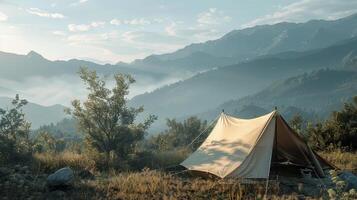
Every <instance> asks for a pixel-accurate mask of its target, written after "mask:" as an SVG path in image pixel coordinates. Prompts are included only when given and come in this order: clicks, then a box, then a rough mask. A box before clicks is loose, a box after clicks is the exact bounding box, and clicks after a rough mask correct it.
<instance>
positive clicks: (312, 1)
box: [242, 0, 357, 28]
mask: <svg viewBox="0 0 357 200" xmlns="http://www.w3.org/2000/svg"><path fill="white" fill-rule="evenodd" d="M356 12H357V1H356V0H343V1H341V0H302V1H299V2H295V3H292V4H289V5H287V6H284V7H281V8H279V10H278V11H276V12H274V13H272V14H268V15H265V16H263V17H259V18H257V19H255V20H253V21H250V22H248V23H246V24H244V25H242V28H247V27H253V26H256V25H261V24H275V23H279V22H285V21H288V22H304V21H307V20H309V19H327V20H335V19H339V18H342V17H346V16H348V15H351V14H354V13H356Z"/></svg>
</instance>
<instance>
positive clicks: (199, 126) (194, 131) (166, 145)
mask: <svg viewBox="0 0 357 200" xmlns="http://www.w3.org/2000/svg"><path fill="white" fill-rule="evenodd" d="M166 124H167V126H168V129H167V130H165V131H164V132H162V133H160V134H158V135H157V136H153V137H151V138H150V139H149V143H150V144H149V145H150V147H151V148H153V149H155V150H159V151H166V150H173V149H178V148H184V147H187V145H189V144H191V142H192V141H193V140H194V139H196V137H197V136H198V135H199V134H201V133H202V132H203V131H205V134H204V135H201V136H200V137H199V138H197V140H196V141H195V142H194V143H193V144H192V149H196V148H197V147H198V146H199V145H201V143H202V142H203V140H205V136H207V134H208V133H209V132H210V130H206V129H207V121H201V120H200V119H199V118H197V117H189V118H187V119H186V120H184V121H183V122H178V121H176V120H175V119H167V121H166Z"/></svg>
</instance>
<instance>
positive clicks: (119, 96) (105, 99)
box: [68, 68, 156, 168]
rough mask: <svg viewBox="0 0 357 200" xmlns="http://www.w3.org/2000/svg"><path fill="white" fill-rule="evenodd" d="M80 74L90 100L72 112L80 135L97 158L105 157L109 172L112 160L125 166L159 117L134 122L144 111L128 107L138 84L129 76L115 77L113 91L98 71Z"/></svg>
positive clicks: (78, 102)
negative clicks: (128, 97)
mask: <svg viewBox="0 0 357 200" xmlns="http://www.w3.org/2000/svg"><path fill="white" fill-rule="evenodd" d="M79 74H80V77H81V79H82V80H83V81H84V83H85V84H86V85H87V89H88V91H89V94H88V98H87V100H86V101H84V102H83V104H81V102H80V101H79V100H74V101H73V102H72V106H73V110H72V111H68V112H69V113H71V114H72V116H73V118H74V119H76V120H77V122H78V128H79V131H80V132H82V133H84V134H85V139H86V144H87V145H88V146H87V147H88V148H91V149H90V150H92V153H93V154H94V153H98V154H99V156H104V162H105V163H106V165H107V167H108V168H109V162H110V160H119V162H125V161H126V160H127V159H128V156H130V155H131V154H133V153H135V151H136V147H137V143H138V142H139V141H141V140H142V139H143V138H144V135H145V131H146V130H147V129H148V128H149V126H150V125H151V124H152V123H153V122H154V120H155V119H156V117H155V116H150V117H149V118H148V119H146V120H145V121H144V122H143V123H138V124H136V123H135V122H134V121H135V119H136V117H137V115H138V114H139V113H141V112H143V110H144V109H143V107H140V108H129V107H128V106H127V105H126V95H128V94H129V91H128V89H129V85H130V84H132V83H134V79H133V78H132V77H130V76H129V75H122V74H116V75H114V79H115V82H116V84H115V86H114V88H113V89H111V90H110V89H108V88H106V84H105V81H104V80H103V79H100V78H99V77H98V75H97V73H96V72H95V71H88V70H87V69H86V68H81V70H80V73H79ZM93 151H95V152H93Z"/></svg>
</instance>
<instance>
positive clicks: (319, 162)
mask: <svg viewBox="0 0 357 200" xmlns="http://www.w3.org/2000/svg"><path fill="white" fill-rule="evenodd" d="M181 165H182V166H184V167H185V168H187V169H188V170H190V171H192V172H198V173H201V174H202V173H203V174H204V173H207V174H212V175H215V176H217V177H220V178H226V177H230V178H233V177H234V178H254V179H255V178H257V179H259V178H265V179H266V178H269V175H270V174H271V170H272V169H273V168H276V169H279V166H280V167H281V166H294V167H297V168H301V169H310V170H311V171H313V173H314V174H315V175H316V176H319V177H323V176H324V169H326V168H331V167H332V166H331V165H330V164H329V163H328V162H327V161H325V160H323V159H322V158H321V157H319V156H318V155H317V154H316V153H315V152H313V151H312V150H311V149H310V148H309V146H308V145H307V144H306V143H305V142H304V140H303V139H302V138H301V137H300V136H299V135H298V134H296V133H295V132H294V131H293V130H292V129H291V128H290V127H289V126H288V124H287V123H286V122H285V120H284V119H283V118H282V117H281V116H280V114H279V113H278V112H277V111H273V112H271V113H269V114H266V115H264V116H261V117H257V118H254V119H239V118H235V117H232V116H229V115H226V114H225V113H222V114H221V115H220V116H219V118H218V120H217V123H216V125H215V127H214V128H213V130H212V131H211V133H210V134H209V135H208V137H207V139H206V140H205V141H204V142H203V143H202V144H201V146H200V147H199V148H198V149H197V150H196V151H195V152H193V153H192V154H191V155H190V156H189V157H188V158H187V159H186V160H185V161H183V162H182V163H181ZM286 168H288V167H286Z"/></svg>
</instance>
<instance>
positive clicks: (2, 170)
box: [0, 167, 11, 177]
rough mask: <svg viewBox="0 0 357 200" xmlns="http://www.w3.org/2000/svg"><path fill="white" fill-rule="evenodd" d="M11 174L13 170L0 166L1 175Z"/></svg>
mask: <svg viewBox="0 0 357 200" xmlns="http://www.w3.org/2000/svg"><path fill="white" fill-rule="evenodd" d="M9 174H11V170H10V169H9V168H6V167H0V177H4V176H7V175H9Z"/></svg>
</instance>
